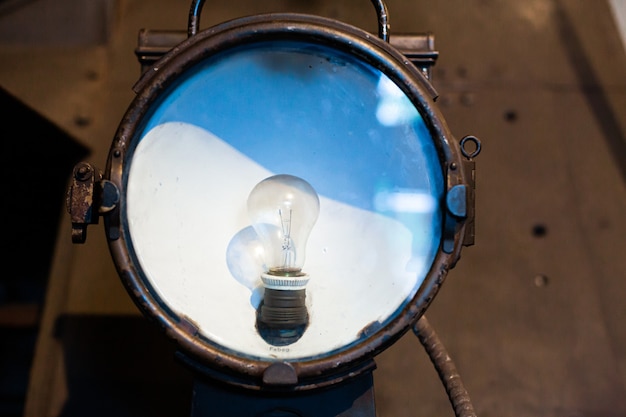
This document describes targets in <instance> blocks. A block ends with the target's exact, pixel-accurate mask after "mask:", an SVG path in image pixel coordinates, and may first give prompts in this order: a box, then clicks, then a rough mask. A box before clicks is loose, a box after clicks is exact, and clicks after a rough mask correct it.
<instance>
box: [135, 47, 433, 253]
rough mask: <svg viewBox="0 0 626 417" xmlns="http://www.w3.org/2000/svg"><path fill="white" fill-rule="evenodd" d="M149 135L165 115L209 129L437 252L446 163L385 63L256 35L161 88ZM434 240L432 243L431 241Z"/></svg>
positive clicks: (146, 129)
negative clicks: (385, 219) (402, 228)
mask: <svg viewBox="0 0 626 417" xmlns="http://www.w3.org/2000/svg"><path fill="white" fill-rule="evenodd" d="M160 100H161V101H160V102H159V103H158V105H157V106H154V107H155V108H156V110H155V111H154V112H153V113H152V114H151V116H150V118H149V120H148V122H147V124H146V126H145V127H144V129H143V134H145V133H146V132H149V131H150V130H151V129H152V128H154V127H155V126H157V125H160V124H162V123H167V122H185V123H190V124H193V125H196V126H199V127H202V128H204V129H206V130H207V131H209V132H211V133H213V134H214V135H216V136H218V137H219V138H221V139H222V140H223V141H225V142H226V143H228V144H229V145H230V146H232V147H234V148H235V149H237V150H238V151H240V152H241V153H243V154H245V155H247V156H248V157H249V158H251V159H252V160H254V161H256V162H257V163H258V164H260V165H262V166H264V167H265V168H267V169H268V170H269V171H271V172H274V173H289V174H292V175H296V176H299V177H302V178H305V179H306V180H307V181H308V182H310V183H311V184H312V185H313V187H314V188H315V189H316V190H317V192H318V194H320V195H321V196H325V197H328V198H331V199H334V200H336V201H339V202H342V203H345V204H348V205H351V206H354V207H358V208H361V209H364V210H368V211H375V212H378V213H381V214H383V215H385V216H390V217H393V218H395V219H397V220H398V221H400V222H402V223H404V224H405V225H406V226H407V227H408V229H409V230H424V225H429V226H426V229H427V230H429V233H427V234H426V235H423V234H422V235H414V246H415V248H414V250H417V251H418V252H420V253H424V252H423V251H424V250H425V251H426V252H430V254H429V255H430V257H431V259H432V256H434V253H435V252H436V250H437V248H438V243H439V240H440V228H441V226H440V225H441V215H440V214H439V212H438V211H439V209H438V204H439V201H440V200H441V194H442V190H443V178H442V172H441V165H440V162H439V160H438V157H437V152H436V150H435V146H434V143H433V140H432V138H431V135H430V133H429V131H428V128H427V127H426V125H425V123H424V120H423V119H422V117H421V115H420V114H419V112H418V111H417V110H416V108H415V106H414V105H413V104H412V103H411V102H410V100H409V99H408V98H407V96H406V95H405V94H404V93H403V92H402V91H401V90H400V88H398V86H397V85H396V84H395V83H393V82H392V81H391V80H390V79H389V78H388V77H387V76H386V75H385V74H383V73H382V72H381V71H380V70H378V69H376V68H374V67H373V66H370V65H369V64H366V63H364V62H363V61H361V60H359V59H357V58H356V57H354V56H351V55H348V54H344V53H343V52H340V51H338V50H335V49H332V48H329V47H326V46H320V45H316V44H313V43H311V44H309V43H303V42H297V43H294V42H257V43H255V44H253V45H250V46H245V47H240V48H237V49H234V50H231V51H228V52H224V53H221V54H218V55H216V56H214V57H212V58H210V59H206V60H204V61H202V62H201V63H199V64H197V65H196V66H195V67H194V68H193V70H191V71H187V72H186V73H184V74H183V75H181V76H180V77H179V78H178V80H177V81H176V82H175V83H174V85H173V86H171V87H170V88H169V89H168V92H167V94H163V95H162V98H161V99H160ZM428 248H430V249H428Z"/></svg>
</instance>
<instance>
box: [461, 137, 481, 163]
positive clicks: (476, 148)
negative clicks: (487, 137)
mask: <svg viewBox="0 0 626 417" xmlns="http://www.w3.org/2000/svg"><path fill="white" fill-rule="evenodd" d="M467 142H472V143H473V144H474V150H473V151H472V152H468V151H467V149H465V144H466V143H467ZM461 153H462V154H463V156H464V157H466V158H467V159H472V158H475V157H477V156H478V154H479V153H480V139H478V138H477V137H476V136H465V137H464V138H463V139H461Z"/></svg>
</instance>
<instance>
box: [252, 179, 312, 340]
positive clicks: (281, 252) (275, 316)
mask: <svg viewBox="0 0 626 417" xmlns="http://www.w3.org/2000/svg"><path fill="white" fill-rule="evenodd" d="M319 207H320V202H319V197H318V196H317V193H316V192H315V190H314V189H313V187H312V186H311V185H310V184H309V183H308V182H306V181H305V180H303V179H302V178H299V177H296V176H293V175H286V174H279V175H274V176H271V177H269V178H266V179H264V180H263V181H261V182H259V183H258V184H257V185H256V186H255V187H254V189H253V190H252V191H251V192H250V195H249V197H248V215H249V217H250V220H251V222H252V227H253V228H254V230H255V231H256V233H257V234H258V236H259V239H260V241H261V243H262V245H263V249H264V261H265V265H264V272H263V273H262V274H261V280H262V281H263V286H264V287H265V294H264V298H263V303H262V304H261V306H260V312H259V320H260V322H261V324H263V325H265V326H268V327H270V328H278V329H293V328H296V327H298V326H303V325H306V324H307V323H308V312H307V309H306V305H305V299H306V290H305V287H306V284H307V283H308V281H309V276H308V274H306V273H305V272H303V271H302V267H303V265H304V260H305V256H306V244H307V241H308V239H309V234H310V233H311V230H312V228H313V226H314V225H315V222H316V221H317V217H318V215H319Z"/></svg>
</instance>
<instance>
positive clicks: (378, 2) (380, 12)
mask: <svg viewBox="0 0 626 417" xmlns="http://www.w3.org/2000/svg"><path fill="white" fill-rule="evenodd" d="M204 1H205V0H191V7H190V9H189V23H188V26H187V37H189V38H190V37H192V36H194V35H195V34H197V33H198V29H199V27H200V13H201V12H202V6H204ZM371 1H372V4H373V5H374V8H375V9H376V16H377V17H378V37H379V38H380V39H382V40H383V41H385V42H389V22H388V19H389V18H388V14H387V5H386V4H385V1H384V0H371Z"/></svg>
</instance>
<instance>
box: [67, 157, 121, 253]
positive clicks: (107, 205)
mask: <svg viewBox="0 0 626 417" xmlns="http://www.w3.org/2000/svg"><path fill="white" fill-rule="evenodd" d="M119 199H120V193H119V190H118V188H117V186H116V185H115V184H113V183H112V182H111V181H108V180H103V179H102V171H100V170H99V169H98V168H96V167H95V166H93V165H92V164H89V163H87V162H81V163H79V164H77V165H76V166H75V167H74V171H73V174H72V182H71V184H70V186H69V187H68V190H67V194H66V201H65V204H66V208H67V211H68V212H69V213H70V217H71V219H72V242H73V243H85V241H86V240H87V226H89V225H90V224H98V220H99V216H100V215H101V214H104V213H108V212H109V211H111V210H113V209H114V208H115V207H116V206H117V203H118V202H119Z"/></svg>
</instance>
